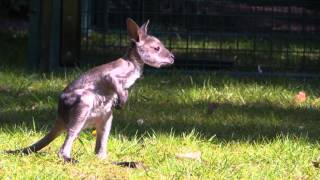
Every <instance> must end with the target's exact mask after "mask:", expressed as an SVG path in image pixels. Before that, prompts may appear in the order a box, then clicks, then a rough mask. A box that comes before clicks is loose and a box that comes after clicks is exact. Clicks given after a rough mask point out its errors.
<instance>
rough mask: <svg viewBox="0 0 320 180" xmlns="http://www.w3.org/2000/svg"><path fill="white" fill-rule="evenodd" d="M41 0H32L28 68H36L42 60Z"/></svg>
mask: <svg viewBox="0 0 320 180" xmlns="http://www.w3.org/2000/svg"><path fill="white" fill-rule="evenodd" d="M40 3H41V2H40V0H31V2H30V7H31V17H30V25H29V38H28V61H27V68H28V69H35V68H36V67H37V65H38V64H39V62H40V37H41V36H40V13H41V12H40V7H41V4H40Z"/></svg>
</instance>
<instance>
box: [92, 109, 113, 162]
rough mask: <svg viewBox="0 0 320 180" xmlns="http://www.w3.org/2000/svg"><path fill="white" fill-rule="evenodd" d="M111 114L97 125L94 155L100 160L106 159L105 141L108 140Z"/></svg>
mask: <svg viewBox="0 0 320 180" xmlns="http://www.w3.org/2000/svg"><path fill="white" fill-rule="evenodd" d="M112 118H113V116H112V113H111V112H110V114H109V115H107V116H106V117H105V119H104V120H103V121H101V124H97V127H96V131H97V140H96V147H95V153H96V155H97V156H98V157H99V158H100V159H105V158H106V157H107V141H108V138H109V134H110V130H111V126H112Z"/></svg>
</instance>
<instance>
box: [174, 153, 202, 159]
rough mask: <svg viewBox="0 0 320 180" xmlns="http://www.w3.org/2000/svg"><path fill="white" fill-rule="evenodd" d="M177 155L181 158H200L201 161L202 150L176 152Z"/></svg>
mask: <svg viewBox="0 0 320 180" xmlns="http://www.w3.org/2000/svg"><path fill="white" fill-rule="evenodd" d="M176 157H177V158H179V159H193V160H198V161H201V152H200V151H197V152H190V153H181V154H176Z"/></svg>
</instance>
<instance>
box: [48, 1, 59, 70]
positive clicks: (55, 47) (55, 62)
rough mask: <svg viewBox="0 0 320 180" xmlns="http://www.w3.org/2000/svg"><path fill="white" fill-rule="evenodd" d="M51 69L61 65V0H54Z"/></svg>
mask: <svg viewBox="0 0 320 180" xmlns="http://www.w3.org/2000/svg"><path fill="white" fill-rule="evenodd" d="M50 37H51V38H50V52H49V53H50V55H49V70H52V69H55V68H57V67H59V61H60V57H61V56H60V47H61V0H53V1H52V19H51V36H50Z"/></svg>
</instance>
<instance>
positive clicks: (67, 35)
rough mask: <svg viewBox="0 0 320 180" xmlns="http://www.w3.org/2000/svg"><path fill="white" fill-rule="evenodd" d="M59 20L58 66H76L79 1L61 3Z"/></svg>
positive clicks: (78, 43) (78, 44)
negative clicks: (59, 54)
mask: <svg viewBox="0 0 320 180" xmlns="http://www.w3.org/2000/svg"><path fill="white" fill-rule="evenodd" d="M61 9H62V10H61V11H62V18H60V19H61V21H62V22H61V35H60V37H61V43H60V44H61V56H60V64H61V65H62V66H75V65H78V63H79V60H80V43H81V41H80V37H81V34H80V32H81V22H80V19H81V17H80V14H81V13H80V11H81V10H80V9H81V8H80V1H79V0H68V1H62V8H61Z"/></svg>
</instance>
